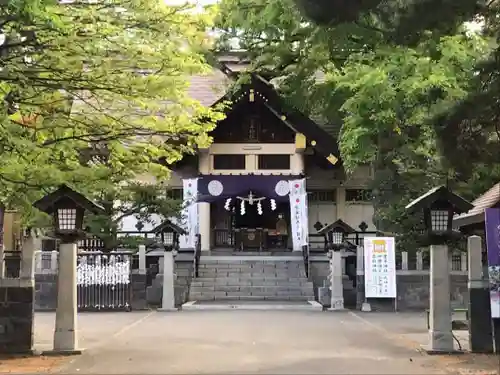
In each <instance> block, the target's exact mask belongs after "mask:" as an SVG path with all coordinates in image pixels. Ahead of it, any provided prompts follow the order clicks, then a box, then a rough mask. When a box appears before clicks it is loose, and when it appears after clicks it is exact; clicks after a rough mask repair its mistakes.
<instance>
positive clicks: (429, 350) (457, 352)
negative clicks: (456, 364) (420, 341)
mask: <svg viewBox="0 0 500 375" xmlns="http://www.w3.org/2000/svg"><path fill="white" fill-rule="evenodd" d="M422 350H423V351H424V352H426V353H427V354H429V355H460V354H465V351H463V350H457V349H452V350H436V349H432V348H430V347H429V346H428V345H422Z"/></svg>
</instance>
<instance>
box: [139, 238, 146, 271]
mask: <svg viewBox="0 0 500 375" xmlns="http://www.w3.org/2000/svg"><path fill="white" fill-rule="evenodd" d="M138 255H139V273H146V245H139V251H138Z"/></svg>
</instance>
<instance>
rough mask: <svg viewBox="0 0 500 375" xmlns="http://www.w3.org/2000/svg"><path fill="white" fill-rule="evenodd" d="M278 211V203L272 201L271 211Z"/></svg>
mask: <svg viewBox="0 0 500 375" xmlns="http://www.w3.org/2000/svg"><path fill="white" fill-rule="evenodd" d="M275 210H276V201H275V200H274V199H271V211H275Z"/></svg>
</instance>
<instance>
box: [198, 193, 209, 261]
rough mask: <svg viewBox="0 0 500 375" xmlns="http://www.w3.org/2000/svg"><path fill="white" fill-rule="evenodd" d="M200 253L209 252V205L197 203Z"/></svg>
mask: <svg viewBox="0 0 500 375" xmlns="http://www.w3.org/2000/svg"><path fill="white" fill-rule="evenodd" d="M198 212H199V215H200V235H201V251H210V234H211V233H210V232H211V229H210V203H207V202H199V203H198Z"/></svg>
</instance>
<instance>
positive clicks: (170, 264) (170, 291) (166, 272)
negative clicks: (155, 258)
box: [160, 251, 177, 311]
mask: <svg viewBox="0 0 500 375" xmlns="http://www.w3.org/2000/svg"><path fill="white" fill-rule="evenodd" d="M174 266H175V264H174V255H173V254H172V251H165V252H164V253H163V296H162V301H161V309H160V310H161V311H177V309H176V308H175V286H174V281H175V280H174Z"/></svg>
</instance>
